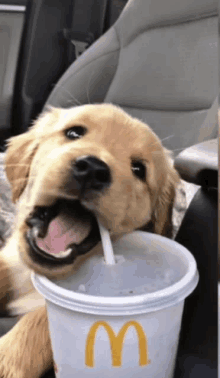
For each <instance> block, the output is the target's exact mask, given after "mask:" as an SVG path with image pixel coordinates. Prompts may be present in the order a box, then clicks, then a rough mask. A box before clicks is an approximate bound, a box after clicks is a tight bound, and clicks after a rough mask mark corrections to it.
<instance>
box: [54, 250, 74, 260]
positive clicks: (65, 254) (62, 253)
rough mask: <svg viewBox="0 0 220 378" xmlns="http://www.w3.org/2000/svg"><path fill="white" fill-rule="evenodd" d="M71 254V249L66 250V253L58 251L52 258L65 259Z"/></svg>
mask: <svg viewBox="0 0 220 378" xmlns="http://www.w3.org/2000/svg"><path fill="white" fill-rule="evenodd" d="M71 252H72V249H71V248H68V249H67V250H66V251H60V252H59V253H57V254H54V257H57V258H60V257H66V256H68V255H69V254H70V253H71Z"/></svg>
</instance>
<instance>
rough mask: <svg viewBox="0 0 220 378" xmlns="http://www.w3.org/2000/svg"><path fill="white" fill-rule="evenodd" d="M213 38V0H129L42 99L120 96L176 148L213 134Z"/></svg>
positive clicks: (67, 101)
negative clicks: (49, 93)
mask: <svg viewBox="0 0 220 378" xmlns="http://www.w3.org/2000/svg"><path fill="white" fill-rule="evenodd" d="M217 44H218V17H217V3H216V2H215V1H213V0H194V1H192V0H181V1H176V0H130V1H128V3H127V5H126V7H125V8H124V10H123V12H122V14H121V16H120V17H119V19H118V20H117V21H116V23H115V24H114V25H113V27H111V28H110V29H109V30H108V31H107V33H106V34H105V35H104V36H102V37H101V38H100V39H99V40H98V41H97V42H96V43H95V44H93V45H92V46H91V47H90V48H89V49H88V50H87V51H86V52H85V53H84V54H83V55H82V56H81V57H80V58H79V59H78V60H77V61H76V62H75V63H73V64H72V66H71V67H70V68H69V69H68V70H67V72H66V73H65V74H64V76H63V77H62V78H61V80H60V81H59V82H58V84H57V86H56V87H55V89H54V90H53V91H52V93H51V95H50V97H49V99H48V101H47V104H51V105H53V106H60V107H65V108H67V107H70V106H74V105H79V104H84V103H88V102H91V103H94V102H96V103H97V102H112V103H115V104H118V105H120V106H122V107H123V108H124V109H125V110H126V111H128V112H129V113H130V114H132V115H134V116H137V117H138V118H141V119H142V120H144V121H145V122H147V123H148V124H149V125H150V126H151V127H152V128H153V129H154V131H155V132H156V133H157V135H158V136H159V137H160V138H161V139H164V145H165V146H166V147H167V148H169V149H171V150H173V151H174V155H177V154H178V153H179V152H180V150H181V149H183V148H186V147H189V146H191V145H194V144H196V143H200V142H202V141H204V140H207V139H211V138H215V137H216V136H217V127H216V113H217V94H218V56H217V51H218V47H217ZM215 100H216V101H215Z"/></svg>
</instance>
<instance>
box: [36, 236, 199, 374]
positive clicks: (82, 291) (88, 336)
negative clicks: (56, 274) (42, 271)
mask: <svg viewBox="0 0 220 378" xmlns="http://www.w3.org/2000/svg"><path fill="white" fill-rule="evenodd" d="M113 247H114V252H115V256H116V264H115V265H111V266H110V265H106V264H105V262H104V259H103V258H101V257H98V256H97V257H93V258H90V259H89V260H87V261H86V262H85V264H84V265H83V266H82V267H81V268H80V269H79V271H77V273H76V274H74V275H73V276H72V277H70V278H68V279H67V280H65V281H56V283H55V281H53V282H52V281H50V280H48V279H47V278H45V277H42V276H40V275H37V274H33V276H32V279H33V283H34V286H35V288H36V289H37V290H38V291H39V292H40V293H41V294H42V295H43V296H44V297H45V298H46V303H47V311H48V318H49V327H50V334H51V341H52V347H53V353H54V361H55V365H56V369H55V370H56V376H57V377H59V378H85V377H89V378H90V377H91V378H92V377H93V378H103V377H107V378H113V377H114V378H122V377H123V378H171V377H173V371H174V365H175V357H176V352H177V346H178V340H179V332H180V327H181V318H182V311H183V306H184V299H185V298H186V297H187V296H188V295H189V294H190V293H191V292H192V291H193V290H194V288H195V287H196V285H197V283H198V272H197V268H196V262H195V259H194V257H193V256H192V255H191V253H190V252H189V251H188V250H187V249H186V248H184V247H183V246H181V245H180V244H178V243H176V242H174V241H172V240H169V239H167V238H164V237H161V236H158V235H153V234H148V233H145V232H134V233H132V234H130V235H126V236H124V237H123V238H121V239H120V240H119V241H118V242H116V243H115V244H113Z"/></svg>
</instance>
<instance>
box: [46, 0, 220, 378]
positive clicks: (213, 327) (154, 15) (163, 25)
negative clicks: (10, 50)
mask: <svg viewBox="0 0 220 378" xmlns="http://www.w3.org/2000/svg"><path fill="white" fill-rule="evenodd" d="M217 45H218V11H217V4H216V2H215V1H213V0H195V1H191V0H182V1H176V0H129V1H128V3H127V5H126V6H125V8H124V10H123V11H122V13H121V15H120V17H119V19H118V20H117V21H116V22H115V24H114V25H113V26H112V27H111V28H110V29H109V30H108V31H107V32H106V33H105V34H104V35H103V36H102V37H101V38H99V39H98V40H97V41H96V42H95V43H94V44H93V45H92V46H91V47H90V48H89V49H88V50H86V51H85V52H84V53H83V54H82V55H81V56H80V57H79V58H78V59H77V60H76V61H75V62H74V63H73V64H72V65H71V66H70V68H69V69H68V70H67V71H66V72H65V74H64V75H63V76H62V78H61V79H60V80H59V82H58V83H57V85H56V86H55V88H54V90H53V91H52V93H51V94H50V96H49V98H48V100H47V102H46V105H45V107H46V106H47V105H52V106H57V107H62V108H69V107H71V106H77V105H80V104H86V103H102V102H111V103H114V104H117V105H120V106H121V107H122V108H123V109H124V110H126V111H127V112H128V113H130V114H131V115H133V116H136V117H138V118H140V119H142V120H143V121H145V122H146V123H148V124H149V125H150V126H151V127H152V128H153V130H154V131H155V132H156V134H157V135H158V136H159V137H160V138H161V139H162V141H163V144H164V145H165V147H167V148H168V149H170V150H172V151H173V154H174V157H176V156H177V155H178V154H179V152H180V151H183V152H182V153H180V154H179V155H178V156H177V158H176V161H175V166H176V168H177V169H178V171H179V172H180V174H181V175H182V178H184V179H185V180H188V181H189V182H192V183H195V184H197V185H200V186H201V188H200V190H199V191H198V192H197V194H196V196H195V198H194V199H193V201H192V202H191V204H190V206H189V209H188V211H187V213H186V215H185V218H184V220H183V222H182V225H181V227H180V230H179V232H178V234H177V237H176V240H177V241H178V242H180V243H181V244H183V245H184V246H186V247H187V248H188V249H189V250H190V251H191V252H192V253H193V254H194V256H195V258H196V260H197V264H198V269H199V273H200V281H199V284H198V286H197V289H196V290H195V292H194V293H193V294H192V295H191V296H190V297H189V298H188V299H187V300H186V306H185V311H184V316H183V326H182V331H181V338H180V345H179V350H178V355H177V366H176V373H175V378H177V377H178V378H197V376H200V377H203V376H204V377H207V376H209V378H212V377H213V378H214V376H215V377H216V374H217V373H216V371H217V370H216V369H217V338H216V336H217V269H216V268H217V141H216V140H215V138H216V137H217V108H218V98H217V95H218V47H217ZM210 140H211V141H210ZM194 145H195V146H194ZM190 146H193V147H190ZM184 149H185V150H184Z"/></svg>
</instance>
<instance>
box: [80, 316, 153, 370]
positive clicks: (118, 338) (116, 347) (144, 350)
mask: <svg viewBox="0 0 220 378" xmlns="http://www.w3.org/2000/svg"><path fill="white" fill-rule="evenodd" d="M99 327H104V328H105V330H106V332H107V333H108V337H109V340H110V346H111V352H112V366H117V367H118V366H121V354H122V347H123V341H124V338H125V335H126V333H127V331H128V328H129V327H134V328H135V330H136V332H137V336H138V342H139V365H140V366H145V365H148V364H149V363H150V361H149V359H148V347H147V338H146V335H145V333H144V330H143V328H142V326H141V325H140V324H139V323H138V322H136V321H130V322H127V323H125V324H124V325H123V327H122V328H121V329H120V331H119V333H118V335H116V334H115V332H114V331H113V329H112V328H111V326H110V325H109V324H108V323H107V322H104V321H100V322H96V323H94V324H93V325H92V327H91V328H90V331H89V334H88V337H87V341H86V351H85V353H86V355H85V363H86V365H87V366H89V367H94V344H95V338H96V334H97V331H98V329H99Z"/></svg>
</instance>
